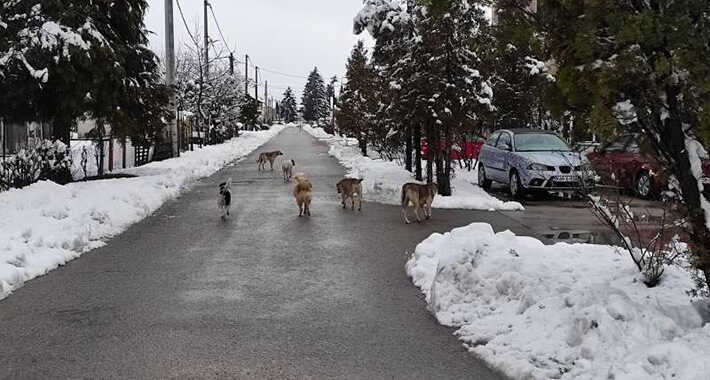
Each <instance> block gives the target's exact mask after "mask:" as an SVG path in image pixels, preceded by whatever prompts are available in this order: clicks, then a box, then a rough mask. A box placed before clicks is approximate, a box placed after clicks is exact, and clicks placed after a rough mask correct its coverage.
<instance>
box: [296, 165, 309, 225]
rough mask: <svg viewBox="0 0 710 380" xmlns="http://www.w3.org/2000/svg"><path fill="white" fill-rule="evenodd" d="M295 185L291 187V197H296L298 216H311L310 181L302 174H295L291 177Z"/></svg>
mask: <svg viewBox="0 0 710 380" xmlns="http://www.w3.org/2000/svg"><path fill="white" fill-rule="evenodd" d="M293 180H294V181H295V185H294V186H293V196H294V197H296V204H297V205H298V216H299V217H301V216H303V215H306V216H311V201H312V200H313V185H312V184H311V181H309V180H308V178H306V176H305V175H304V174H302V173H299V174H296V175H295V176H294V177H293Z"/></svg>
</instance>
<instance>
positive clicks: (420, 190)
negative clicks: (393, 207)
mask: <svg viewBox="0 0 710 380" xmlns="http://www.w3.org/2000/svg"><path fill="white" fill-rule="evenodd" d="M438 188H439V186H438V185H437V184H436V183H435V182H434V183H430V184H426V185H421V184H418V183H407V184H405V185H404V186H402V216H403V217H404V222H405V223H407V224H409V219H407V207H408V206H409V203H410V202H411V203H412V205H413V206H414V215H416V217H417V222H418V223H421V222H422V220H421V218H420V217H419V209H423V210H424V216H425V217H426V218H427V219H429V218H431V204H432V202H434V196H436V194H437V192H438V190H437V189H438Z"/></svg>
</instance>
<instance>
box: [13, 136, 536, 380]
mask: <svg viewBox="0 0 710 380" xmlns="http://www.w3.org/2000/svg"><path fill="white" fill-rule="evenodd" d="M276 149H280V150H282V151H284V152H286V154H287V157H289V158H293V159H294V160H295V161H296V165H297V166H296V171H297V172H299V171H303V172H306V173H308V174H309V175H310V176H311V178H312V181H313V184H314V201H313V205H312V213H313V216H312V217H311V218H298V217H297V215H298V209H297V207H296V205H295V201H294V200H293V197H292V195H291V194H290V186H288V185H286V184H284V183H283V181H282V179H281V177H280V173H279V172H278V171H274V172H273V173H271V172H267V173H263V172H262V173H259V172H257V170H256V164H255V160H256V154H257V153H258V152H256V153H254V154H252V155H250V156H249V157H247V158H246V160H244V161H243V162H241V163H238V164H236V165H234V166H230V167H227V168H225V169H224V170H222V171H221V172H219V173H217V174H215V175H214V176H212V177H209V178H206V179H203V180H202V181H199V182H198V183H197V184H195V185H194V186H193V188H192V189H191V190H190V191H188V192H186V193H185V194H184V195H183V196H181V197H180V198H178V199H177V200H175V201H170V202H168V203H166V204H165V205H164V206H163V207H162V208H161V209H159V210H158V211H157V212H156V213H155V214H154V215H152V216H151V217H149V218H147V219H145V220H144V221H143V222H141V223H138V224H136V225H134V226H132V227H131V228H130V229H128V230H127V231H126V232H125V233H123V234H121V235H120V236H117V237H116V238H114V239H112V240H111V241H110V242H109V243H108V244H107V245H106V246H105V247H103V248H100V249H96V250H94V251H92V252H90V253H87V254H85V255H84V256H82V257H81V258H79V259H77V260H74V261H73V262H71V263H69V264H68V265H66V266H65V267H63V268H60V269H58V270H55V271H54V272H51V273H49V274H48V275H46V276H43V277H40V278H38V279H35V280H33V281H30V282H29V283H27V284H26V285H25V286H24V287H22V288H20V289H19V290H18V291H16V292H15V293H14V294H13V295H11V296H10V297H8V298H6V299H5V300H3V301H0V378H2V379H5V378H8V379H9V378H12V379H17V378H131V379H142V378H170V377H173V378H175V377H179V378H363V379H383V378H398V379H399V378H406V379H414V378H418V379H434V378H436V379H444V378H447V379H461V378H468V379H498V378H501V377H499V376H498V375H496V374H494V373H493V372H491V371H490V370H489V369H488V368H487V367H486V366H485V365H484V364H483V363H481V362H480V361H479V360H477V359H476V358H475V357H474V356H472V355H471V354H470V353H468V352H467V351H466V350H465V349H464V348H463V346H462V345H461V344H460V343H459V342H458V341H457V339H456V337H455V336H453V335H452V332H453V330H452V329H449V328H445V327H442V326H440V325H438V323H437V322H436V321H435V319H434V318H433V317H432V316H431V315H430V314H429V313H428V312H427V311H426V309H425V302H424V300H423V299H422V296H421V294H420V292H419V290H418V289H416V288H415V287H414V286H413V285H412V284H411V282H410V281H409V279H408V278H407V276H406V274H405V271H404V264H405V262H406V259H407V254H406V252H411V251H412V250H413V248H414V246H415V245H416V243H418V242H419V241H421V240H422V239H424V238H426V237H427V236H428V235H429V234H431V233H432V232H444V231H448V230H450V229H452V228H454V227H458V226H462V225H465V224H468V223H470V222H474V221H486V222H489V223H491V224H492V225H493V226H494V228H495V229H496V230H501V229H512V230H513V231H515V232H518V233H529V232H530V230H529V229H528V228H527V227H525V226H524V225H523V224H521V223H519V222H516V221H515V220H514V219H512V218H511V217H510V216H506V215H503V214H501V213H493V212H474V211H457V210H436V209H435V210H434V219H433V220H432V221H430V222H427V223H424V224H422V225H416V224H415V225H409V226H407V225H404V224H403V223H402V221H401V219H400V214H399V209H398V208H396V207H392V206H385V205H379V204H372V203H364V204H363V212H362V213H357V212H352V211H350V210H347V211H344V210H342V209H341V207H340V204H339V201H338V198H337V193H336V191H335V183H336V182H337V180H338V179H340V178H341V177H342V175H343V173H344V170H343V168H342V167H341V166H340V165H339V164H338V163H337V162H336V161H335V160H334V159H333V158H331V157H330V156H328V154H327V147H326V146H325V145H324V144H323V143H320V142H318V141H316V140H315V139H314V138H312V137H310V136H309V135H307V134H306V133H305V132H303V131H300V130H298V129H296V128H289V129H286V130H285V131H284V132H282V133H281V134H280V135H278V136H277V137H276V138H274V139H273V140H272V141H270V142H269V143H267V144H266V145H265V146H264V147H262V149H260V150H259V151H269V150H276ZM227 177H232V178H233V180H234V186H233V189H232V192H233V201H234V207H233V209H232V213H233V215H232V218H231V219H230V220H228V221H227V222H221V221H220V220H219V218H218V214H217V210H216V192H217V191H216V190H217V184H218V183H220V182H221V181H223V180H224V179H225V178H227Z"/></svg>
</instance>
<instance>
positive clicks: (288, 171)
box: [281, 160, 296, 183]
mask: <svg viewBox="0 0 710 380" xmlns="http://www.w3.org/2000/svg"><path fill="white" fill-rule="evenodd" d="M295 166H296V161H294V160H284V161H283V162H282V163H281V171H282V172H283V175H284V183H286V182H290V181H291V177H293V168H294V167H295Z"/></svg>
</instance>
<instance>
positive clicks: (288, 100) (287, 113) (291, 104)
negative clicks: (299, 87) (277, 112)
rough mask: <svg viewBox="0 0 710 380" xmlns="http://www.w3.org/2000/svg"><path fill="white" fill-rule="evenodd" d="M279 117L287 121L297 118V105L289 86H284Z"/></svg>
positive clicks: (291, 121)
mask: <svg viewBox="0 0 710 380" xmlns="http://www.w3.org/2000/svg"><path fill="white" fill-rule="evenodd" d="M281 117H282V118H283V119H284V121H285V122H287V123H293V122H294V121H296V119H297V118H298V105H297V104H296V98H295V97H294V96H293V90H291V87H287V88H286V91H285V92H284V97H283V99H282V100H281Z"/></svg>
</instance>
